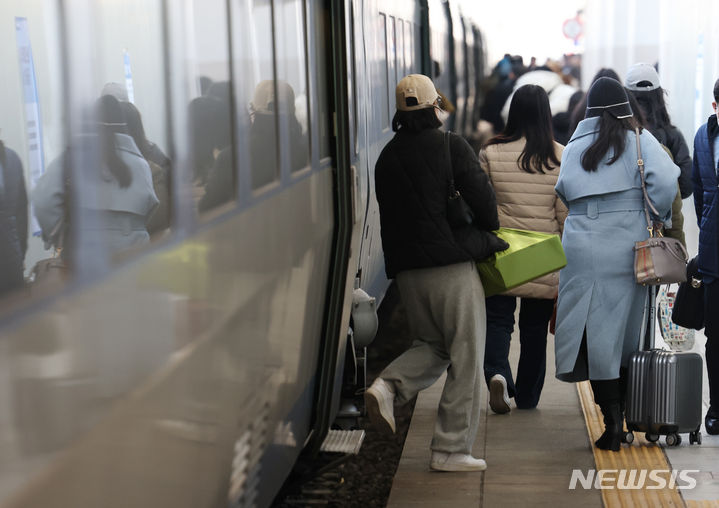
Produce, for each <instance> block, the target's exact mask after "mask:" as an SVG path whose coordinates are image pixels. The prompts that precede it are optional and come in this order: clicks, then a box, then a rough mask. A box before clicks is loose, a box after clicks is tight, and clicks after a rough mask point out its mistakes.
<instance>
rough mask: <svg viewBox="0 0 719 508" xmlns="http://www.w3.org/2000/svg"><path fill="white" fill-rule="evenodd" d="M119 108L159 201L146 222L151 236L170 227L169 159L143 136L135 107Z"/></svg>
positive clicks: (121, 103)
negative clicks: (147, 168)
mask: <svg viewBox="0 0 719 508" xmlns="http://www.w3.org/2000/svg"><path fill="white" fill-rule="evenodd" d="M120 107H121V108H122V112H123V115H124V117H125V122H126V123H127V133H128V134H129V135H130V136H131V137H132V139H133V140H134V141H135V144H136V145H137V148H138V150H140V153H141V154H142V156H143V157H144V158H145V160H146V161H147V163H148V164H149V166H150V172H151V173H152V187H153V188H154V189H155V194H156V195H157V199H159V200H160V204H159V206H158V207H157V209H156V210H155V212H154V213H153V214H152V216H151V217H150V219H149V220H148V222H147V232H148V233H149V234H150V236H153V235H154V234H156V233H160V232H162V231H164V230H166V229H167V228H169V227H170V211H171V207H170V192H171V188H172V187H171V180H170V178H171V177H170V159H169V158H168V157H167V156H166V155H165V154H164V153H163V152H162V150H160V148H159V147H158V146H157V145H156V144H154V143H153V142H151V141H149V140H148V139H147V137H146V136H145V128H144V127H143V125H142V115H140V111H139V110H138V109H137V107H136V106H135V105H134V104H133V103H131V102H120Z"/></svg>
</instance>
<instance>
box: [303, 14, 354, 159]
mask: <svg viewBox="0 0 719 508" xmlns="http://www.w3.org/2000/svg"><path fill="white" fill-rule="evenodd" d="M312 10H313V12H314V14H315V70H316V72H317V79H316V80H315V82H316V84H317V93H316V96H317V101H318V106H319V108H318V109H319V116H318V117H317V119H316V121H317V133H318V135H319V150H320V153H319V158H320V159H324V158H325V157H329V156H330V142H331V139H330V136H331V133H330V104H329V93H330V92H329V90H328V83H330V82H331V81H330V80H331V79H332V76H330V75H329V74H328V72H327V62H330V61H332V58H331V55H330V54H329V44H328V42H329V41H330V37H331V36H332V34H331V33H330V28H329V27H330V25H329V19H328V16H329V11H328V10H327V9H320V8H317V7H314V8H313V9H312ZM352 44H354V38H353V39H352ZM352 54H354V51H353V52H352ZM353 82H354V80H353ZM353 102H355V103H356V101H353Z"/></svg>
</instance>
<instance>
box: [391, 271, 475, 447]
mask: <svg viewBox="0 0 719 508" xmlns="http://www.w3.org/2000/svg"><path fill="white" fill-rule="evenodd" d="M396 280H397V284H398V286H399V291H400V295H401V297H402V302H403V303H404V305H405V308H406V310H407V320H408V321H409V326H410V332H411V333H412V335H413V337H415V340H414V342H413V343H412V346H411V347H410V348H409V349H408V350H407V351H405V352H404V353H403V354H402V355H401V356H399V357H398V358H397V359H395V360H394V361H393V362H392V363H391V364H389V365H388V366H387V368H386V369H385V370H384V371H382V373H381V374H380V377H381V378H382V379H385V380H387V381H389V382H391V383H393V384H394V387H395V389H396V391H397V401H398V402H400V403H404V402H407V401H408V400H409V399H411V398H412V397H414V396H415V395H416V394H417V392H419V391H420V390H423V389H425V388H428V387H429V386H431V385H432V384H434V382H435V381H437V379H438V378H439V377H440V376H441V375H442V373H443V372H444V371H445V370H446V371H447V381H446V382H445V385H444V390H443V391H442V398H441V399H440V401H439V409H438V412H437V421H436V424H435V428H434V437H433V438H432V444H431V445H430V447H431V448H432V450H436V451H442V452H449V453H470V452H471V451H472V443H473V442H474V438H475V437H476V435H477V428H478V426H479V394H480V389H481V388H482V386H483V379H484V378H483V374H482V371H481V369H482V362H483V358H484V342H485V338H486V335H487V314H486V310H485V304H484V288H483V287H482V284H481V282H480V280H479V274H478V273H477V268H476V266H475V264H474V262H471V261H468V262H465V263H458V264H455V265H449V266H441V267H436V268H425V269H421V270H409V271H405V272H401V273H399V274H398V275H397V278H396Z"/></svg>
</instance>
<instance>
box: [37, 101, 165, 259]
mask: <svg viewBox="0 0 719 508" xmlns="http://www.w3.org/2000/svg"><path fill="white" fill-rule="evenodd" d="M95 115H96V120H97V123H96V125H94V126H87V127H88V129H87V130H88V131H89V132H87V133H83V134H81V135H78V136H76V138H75V139H73V145H72V148H71V149H69V150H66V151H65V153H63V154H62V155H61V156H60V157H58V158H57V159H55V160H54V161H53V162H52V163H50V165H49V166H48V169H47V171H46V172H45V174H44V175H43V176H42V178H40V180H39V181H38V183H37V186H36V187H35V189H34V191H33V193H32V202H33V207H34V211H35V216H36V217H37V220H38V223H39V224H40V227H41V228H42V237H43V240H45V243H46V246H47V247H49V246H50V245H54V246H55V247H56V248H62V247H63V246H65V245H74V242H67V238H68V236H69V234H72V235H77V234H78V233H80V232H81V231H82V235H81V236H82V245H83V247H84V248H91V249H90V250H92V249H101V250H107V251H108V252H109V253H111V254H112V253H115V252H117V251H121V250H125V249H128V248H130V247H134V246H137V245H141V244H144V243H147V242H149V240H150V236H149V234H148V232H147V227H146V224H147V221H148V219H149V218H150V216H151V215H152V213H153V212H154V210H155V209H156V208H157V206H158V204H159V201H158V199H157V196H156V194H155V191H154V189H153V185H152V175H151V173H150V167H149V166H148V163H147V161H146V160H145V159H144V158H143V157H142V155H141V153H140V150H139V149H138V147H137V145H136V144H135V141H134V140H133V139H132V137H130V136H129V135H128V134H127V125H126V122H125V120H124V116H123V114H122V110H121V109H120V105H119V103H118V101H117V99H115V98H114V97H111V96H109V95H105V96H103V97H101V98H100V99H98V101H97V103H96V104H95ZM71 161H73V162H74V161H78V162H77V163H76V164H75V167H73V168H71V167H70V163H71ZM71 179H74V185H71V184H70V183H71V182H70V180H71ZM72 192H74V193H77V194H74V195H71V193H72ZM72 198H74V200H73V199H72ZM71 201H73V206H74V207H75V208H76V209H75V211H76V212H77V215H76V216H73V217H69V215H70V209H71V208H73V206H71ZM71 218H72V219H74V220H73V221H71V220H69V219H71ZM74 254H75V253H70V257H71V258H72V257H73V255H74ZM88 254H90V253H88ZM63 255H64V256H67V251H63Z"/></svg>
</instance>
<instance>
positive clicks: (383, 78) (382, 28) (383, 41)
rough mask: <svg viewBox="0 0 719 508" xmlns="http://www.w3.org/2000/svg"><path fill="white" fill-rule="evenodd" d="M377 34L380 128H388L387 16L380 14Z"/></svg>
mask: <svg viewBox="0 0 719 508" xmlns="http://www.w3.org/2000/svg"><path fill="white" fill-rule="evenodd" d="M379 16H380V23H379V33H380V46H379V50H380V54H379V55H378V57H379V58H378V61H377V65H378V66H379V67H378V70H379V76H378V78H379V79H378V81H377V83H378V85H379V93H378V95H379V99H380V104H379V106H380V108H381V111H380V115H381V119H382V127H383V128H387V127H389V59H388V58H387V57H388V55H387V16H386V15H385V14H383V13H380V15H379Z"/></svg>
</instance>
